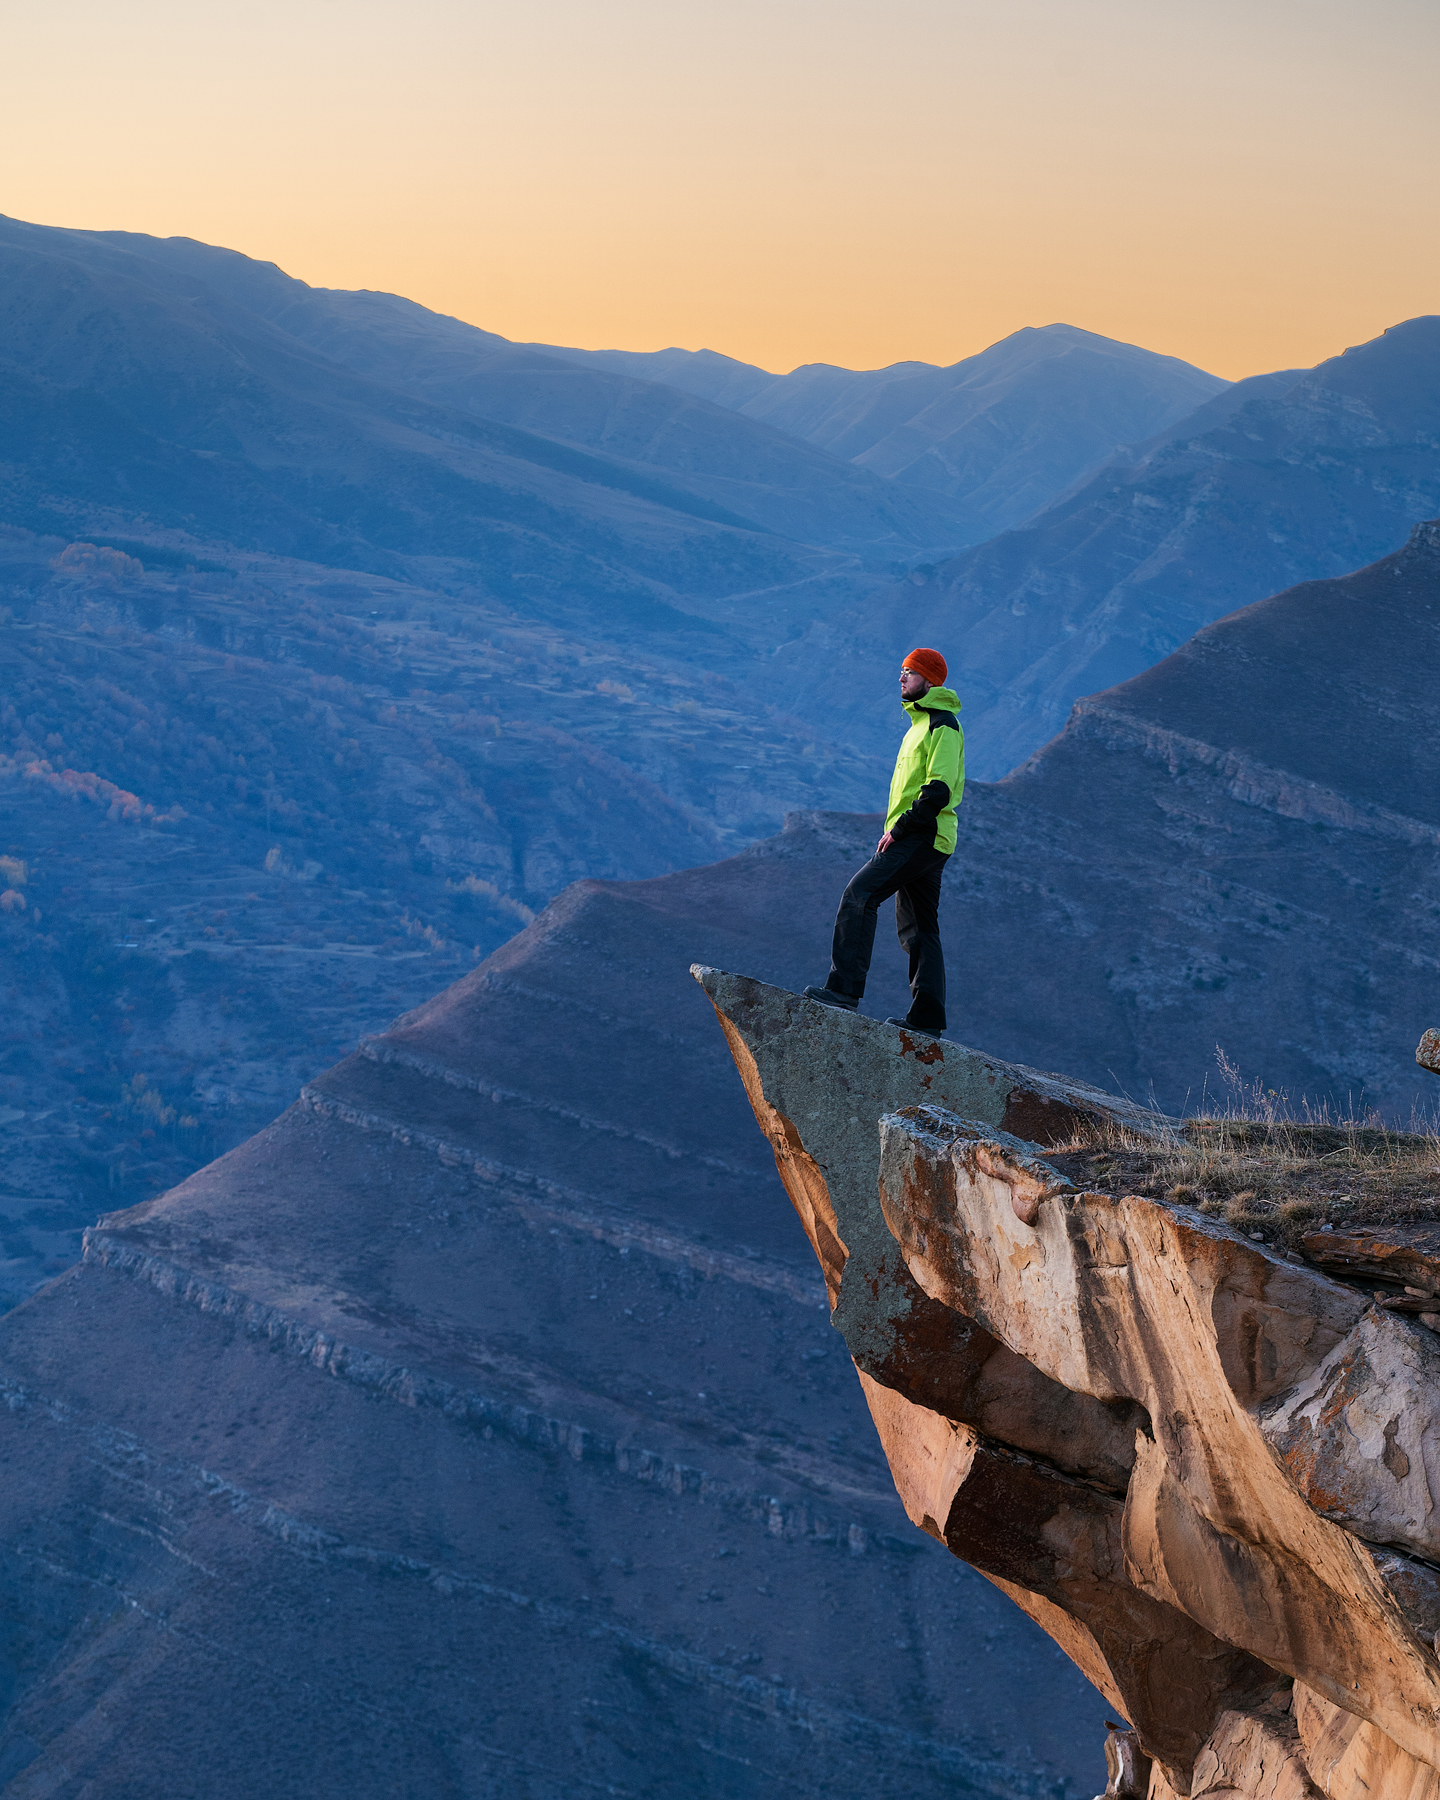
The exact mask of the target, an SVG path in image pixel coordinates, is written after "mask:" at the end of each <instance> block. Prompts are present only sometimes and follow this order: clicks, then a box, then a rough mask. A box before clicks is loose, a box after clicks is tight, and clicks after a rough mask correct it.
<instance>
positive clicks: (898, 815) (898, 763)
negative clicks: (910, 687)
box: [885, 687, 965, 856]
mask: <svg viewBox="0 0 1440 1800" xmlns="http://www.w3.org/2000/svg"><path fill="white" fill-rule="evenodd" d="M901 704H902V705H903V706H904V708H905V711H906V712H907V713H908V714H909V715H910V719H911V721H912V723H911V726H910V729H909V730H908V731H907V732H906V733H905V737H904V740H903V742H902V743H901V745H900V754H899V755H898V756H897V757H896V758H895V773H894V775H892V776H891V778H890V805H889V807H888V809H887V811H886V813H885V829H886V830H887V831H888V832H889V833H890V834H891V836H892V837H897V838H907V837H912V836H915V835H917V834H920V833H923V834H924V836H925V837H926V838H930V837H931V834H932V833H933V841H934V844H935V848H936V849H937V850H943V851H944V853H945V854H946V856H948V855H949V854H950V852H951V851H952V850H953V849H954V848H955V808H956V807H957V806H958V805H959V804H960V796H961V794H963V793H964V791H965V733H964V732H963V731H962V730H961V729H960V721H959V719H958V718H957V717H956V714H957V713H958V712H959V711H960V700H959V697H958V696H957V694H956V693H955V690H954V689H953V688H947V687H936V688H931V690H930V692H929V693H928V694H926V695H925V696H924V697H923V698H922V699H919V700H906V701H903V702H902V703H901Z"/></svg>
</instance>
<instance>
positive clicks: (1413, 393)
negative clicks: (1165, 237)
mask: <svg viewBox="0 0 1440 1800" xmlns="http://www.w3.org/2000/svg"><path fill="white" fill-rule="evenodd" d="M1437 511H1440V317H1427V318H1419V319H1411V320H1408V321H1407V322H1406V323H1404V324H1401V325H1396V326H1393V327H1392V328H1391V329H1390V330H1389V331H1386V332H1385V333H1384V334H1383V335H1382V336H1381V337H1378V338H1376V339H1374V340H1373V341H1372V342H1370V343H1368V344H1361V345H1360V346H1358V347H1357V348H1355V349H1352V350H1347V351H1346V352H1345V353H1344V354H1343V355H1341V356H1335V357H1331V358H1330V359H1329V360H1328V361H1326V362H1323V363H1321V364H1320V365H1319V366H1318V367H1317V368H1315V369H1311V370H1308V371H1299V372H1292V373H1288V374H1274V375H1266V376H1260V377H1256V378H1254V379H1253V380H1251V381H1248V382H1241V383H1239V384H1237V386H1235V387H1234V388H1231V389H1229V390H1228V391H1227V392H1225V393H1224V394H1221V395H1219V396H1218V397H1217V398H1216V399H1214V400H1211V401H1210V402H1209V403H1208V404H1207V405H1205V406H1202V407H1201V408H1200V409H1199V410H1198V411H1197V412H1196V413H1194V414H1193V415H1192V416H1191V417H1190V418H1188V419H1187V420H1185V421H1183V422H1182V423H1181V424H1179V425H1178V426H1174V427H1171V428H1170V429H1169V430H1167V431H1166V432H1164V433H1162V434H1161V435H1160V436H1159V437H1158V439H1157V441H1156V442H1154V443H1153V444H1151V445H1149V446H1145V447H1142V452H1141V454H1139V455H1138V456H1134V457H1122V458H1117V459H1116V460H1115V461H1114V462H1113V463H1112V464H1111V465H1110V466H1109V467H1107V468H1105V469H1103V470H1101V471H1100V472H1099V473H1098V474H1096V475H1094V476H1093V477H1092V478H1091V479H1090V480H1088V481H1087V482H1085V483H1083V484H1082V485H1081V486H1080V487H1079V488H1078V489H1077V490H1076V491H1075V492H1073V493H1072V494H1070V495H1069V496H1068V497H1066V498H1064V499H1062V500H1059V501H1057V502H1056V503H1055V504H1054V505H1052V506H1051V507H1049V508H1048V510H1046V511H1045V512H1044V513H1042V514H1041V515H1040V516H1039V517H1038V518H1035V519H1032V520H1031V521H1030V522H1029V523H1028V524H1027V525H1025V526H1024V527H1023V528H1022V529H1020V530H1016V531H1010V532H1006V533H1004V534H1002V535H1001V536H999V537H996V538H994V539H992V540H991V541H990V542H989V543H986V544H981V545H978V546H976V547H975V548H973V549H970V550H966V551H964V552H963V553H962V554H961V555H960V556H958V557H956V558H954V559H953V560H951V561H948V562H945V563H942V564H941V566H940V567H938V568H937V569H935V570H933V571H929V572H926V573H924V574H921V575H917V576H916V577H914V578H913V579H912V580H910V581H907V583H906V584H905V586H904V588H903V589H901V590H899V591H897V595H896V598H895V601H894V603H893V604H894V618H895V624H894V625H892V628H891V633H890V635H891V637H892V638H893V637H894V636H895V635H896V634H897V630H898V623H899V620H900V619H902V618H903V619H904V621H905V623H906V625H907V626H908V627H909V630H910V632H911V633H912V634H913V635H917V636H919V637H922V638H924V637H926V636H927V635H928V637H929V639H930V640H931V641H934V642H939V643H948V644H951V645H956V646H960V647H962V648H961V656H962V657H963V666H964V670H965V678H964V692H965V697H966V701H967V724H968V726H969V733H970V746H971V766H972V768H974V769H975V771H976V773H978V774H981V775H983V776H986V777H995V776H999V775H1003V774H1004V773H1005V772H1006V771H1007V770H1008V769H1011V768H1013V767H1015V765H1016V764H1018V763H1019V762H1021V761H1023V759H1024V758H1025V757H1026V756H1028V755H1029V754H1030V753H1031V752H1032V751H1034V750H1036V749H1038V748H1039V747H1040V745H1042V744H1043V743H1045V741H1046V740H1047V739H1048V738H1050V737H1051V736H1053V734H1054V733H1055V732H1056V731H1058V730H1059V729H1060V727H1061V726H1062V725H1063V724H1064V722H1065V717H1066V715H1067V713H1068V712H1069V710H1070V707H1071V706H1072V704H1073V703H1074V702H1075V700H1077V699H1078V698H1079V697H1080V696H1082V695H1085V694H1091V693H1094V692H1096V691H1097V690H1099V689H1103V688H1108V687H1111V686H1113V685H1114V684H1115V683H1116V682H1119V681H1123V680H1125V679H1126V678H1127V677H1129V676H1131V675H1138V674H1139V673H1140V671H1141V670H1142V669H1146V668H1149V667H1150V666H1151V665H1152V664H1154V663H1156V662H1158V661H1159V660H1160V659H1161V658H1162V657H1163V656H1165V655H1167V654H1168V653H1169V652H1170V651H1172V650H1174V649H1175V648H1177V647H1178V646H1179V645H1180V644H1182V643H1183V642H1184V641H1185V640H1186V639H1187V638H1189V637H1190V636H1191V635H1192V633H1194V632H1195V631H1197V630H1199V629H1200V627H1201V626H1203V625H1206V624H1209V623H1210V622H1211V621H1212V620H1214V619H1217V618H1220V617H1222V616H1223V615H1224V614H1226V613H1229V612H1232V611H1233V610H1234V609H1235V608H1236V607H1239V606H1244V605H1246V604H1248V603H1249V602H1250V601H1253V600H1259V599H1261V598H1263V597H1264V596H1265V595H1267V594H1272V593H1275V592H1276V591H1278V590H1279V589H1281V588H1284V587H1287V586H1289V585H1291V584H1292V583H1294V582H1297V581H1307V580H1314V579H1317V578H1322V577H1328V576H1335V575H1341V574H1344V573H1345V572H1346V571H1347V570H1350V569H1355V568H1358V567H1361V566H1362V565H1364V564H1366V563H1369V562H1372V561H1374V560H1375V558H1377V557H1379V556H1383V555H1384V554H1385V553H1386V552H1388V551H1391V550H1394V549H1396V548H1398V547H1399V546H1400V545H1401V544H1403V543H1404V542H1405V540H1406V537H1407V536H1408V534H1409V531H1410V528H1411V526H1412V525H1413V524H1414V523H1415V522H1416V521H1417V520H1419V519H1424V518H1429V517H1432V516H1433V515H1434V514H1435V513H1436V512H1437ZM865 617H866V618H867V619H869V618H871V617H873V609H872V608H866V609H865ZM957 660H959V658H957Z"/></svg>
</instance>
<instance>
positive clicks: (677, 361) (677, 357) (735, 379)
mask: <svg viewBox="0 0 1440 1800" xmlns="http://www.w3.org/2000/svg"><path fill="white" fill-rule="evenodd" d="M541 347H542V348H544V349H545V350H546V351H547V353H548V354H550V355H552V356H563V357H564V358H565V359H566V361H567V362H574V363H580V364H581V365H583V366H584V367H587V368H592V369H608V370H610V371H611V373H612V374H615V375H634V376H638V377H639V379H640V380H642V381H663V382H666V383H667V384H668V385H669V386H670V387H677V388H681V389H683V390H684V392H685V393H687V394H698V395H699V396H700V398H701V399H702V400H713V401H714V402H715V403H716V405H717V406H732V407H736V408H739V407H742V406H744V404H745V402H746V401H747V400H750V399H753V398H754V396H755V395H756V394H759V393H761V392H762V391H763V390H764V389H766V388H768V387H769V386H771V384H772V383H773V382H775V381H777V380H784V377H783V376H776V375H772V374H771V373H770V371H769V370H768V369H759V368H757V367H756V366H755V364H754V363H747V362H738V361H737V360H736V359H735V358H734V357H733V356H722V355H721V354H720V353H719V351H718V350H680V349H676V348H675V347H674V346H672V347H671V348H670V349H668V350H569V349H563V348H561V347H560V346H558V345H553V344H547V345H544V346H541Z"/></svg>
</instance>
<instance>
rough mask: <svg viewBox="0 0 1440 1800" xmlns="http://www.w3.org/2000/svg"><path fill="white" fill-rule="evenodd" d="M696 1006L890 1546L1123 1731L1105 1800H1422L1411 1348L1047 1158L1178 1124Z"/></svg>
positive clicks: (1052, 1079)
mask: <svg viewBox="0 0 1440 1800" xmlns="http://www.w3.org/2000/svg"><path fill="white" fill-rule="evenodd" d="M693 973H694V974H695V976H696V979H697V980H698V981H699V982H700V984H701V986H702V987H703V988H704V990H705V992H706V993H707V995H708V996H709V998H710V1000H711V1001H712V1003H713V1004H714V1006H715V1010H716V1013H717V1014H718V1016H719V1019H720V1023H721V1025H722V1027H723V1028H724V1031H725V1035H726V1038H727V1040H728V1042H729V1045H730V1048H731V1051H732V1053H733V1055H734V1057H735V1061H736V1065H737V1067H738V1069H739V1071H740V1075H741V1078H742V1080H743V1082H744V1084H745V1088H746V1092H747V1094H748V1095H749V1098H750V1101H751V1104H752V1106H753V1107H754V1110H755V1115H756V1118H757V1119H758V1121H759V1123H760V1125H761V1128H762V1130H763V1131H764V1132H765V1134H766V1136H767V1137H768V1138H769V1140H770V1143H771V1146H772V1148H773V1149H774V1152H775V1159H776V1163H777V1166H778V1168H779V1172H780V1176H781V1179H782V1181H783V1182H784V1184H785V1187H786V1190H787V1191H788V1193H789V1195H790V1198H791V1200H792V1201H793V1203H794V1205H795V1209H796V1211H797V1212H798V1214H799V1216H800V1218H801V1221H802V1223H803V1224H804V1226H805V1229H806V1231H807V1233H808V1235H809V1237H810V1241H811V1243H812V1245H813V1247H814V1250H815V1254H816V1256H817V1258H818V1259H819V1262H820V1266H821V1269H822V1271H823V1273H824V1276H825V1282H826V1286H827V1289H828V1292H829V1295H830V1300H831V1306H832V1317H833V1322H834V1324H835V1326H836V1327H837V1328H838V1329H839V1330H840V1331H841V1332H842V1333H843V1335H844V1337H845V1340H846V1343H847V1346H848V1348H849V1350H850V1354H851V1357H852V1359H853V1361H854V1363H855V1366H856V1369H857V1371H858V1373H859V1377H860V1381H861V1385H862V1387H863V1389H864V1392H865V1397H866V1400H867V1401H868V1403H869V1406H870V1411H871V1415H872V1417H873V1418H874V1421H875V1425H876V1429H877V1431H878V1432H879V1435H880V1439H881V1442H882V1445H883V1447H884V1449H885V1453H886V1455H887V1457H888V1459H889V1463H890V1468H891V1472H892V1474H893V1476H894V1479H895V1485H896V1488H897V1489H898V1491H899V1494H900V1497H901V1499H902V1500H903V1502H904V1504H905V1507H906V1510H907V1512H908V1513H909V1515H910V1517H911V1519H912V1520H913V1521H914V1523H915V1524H916V1525H918V1526H920V1527H921V1528H922V1529H923V1530H925V1531H926V1532H928V1533H929V1534H930V1535H931V1536H932V1537H934V1538H936V1539H938V1540H939V1541H940V1542H942V1543H944V1544H945V1545H946V1546H947V1547H948V1548H949V1549H950V1551H951V1552H952V1553H953V1554H954V1555H956V1556H958V1557H961V1558H962V1559H963V1560H964V1561H966V1562H968V1563H970V1564H972V1565H973V1566H974V1567H975V1568H977V1569H979V1570H980V1572H981V1573H982V1574H984V1575H985V1576H987V1577H988V1578H989V1579H990V1580H991V1581H992V1582H994V1583H995V1585H996V1586H997V1587H999V1588H1000V1589H1002V1590H1003V1591H1004V1592H1005V1593H1006V1594H1008V1595H1009V1596H1010V1597H1011V1598H1012V1599H1013V1600H1015V1602H1016V1603H1017V1604H1018V1605H1019V1606H1021V1607H1022V1608H1023V1609H1024V1610H1025V1611H1026V1612H1027V1613H1028V1614H1029V1615H1030V1616H1031V1618H1033V1619H1034V1620H1036V1621H1037V1622H1038V1623H1039V1624H1040V1625H1041V1626H1042V1627H1043V1628H1044V1629H1045V1630H1046V1631H1047V1632H1049V1634H1050V1635H1051V1637H1052V1638H1053V1639H1054V1640H1055V1642H1056V1643H1057V1644H1058V1645H1059V1646H1060V1647H1061V1648H1062V1649H1063V1650H1064V1651H1065V1652H1066V1654H1067V1655H1068V1656H1070V1657H1071V1658H1072V1660H1073V1661H1074V1662H1075V1663H1076V1664H1077V1665H1078V1666H1079V1668H1080V1669H1081V1670H1083V1672H1084V1673H1085V1675H1086V1676H1087V1677H1088V1678H1089V1679H1090V1680H1091V1681H1092V1682H1093V1683H1094V1684H1095V1685H1096V1687H1098V1688H1099V1689H1100V1691H1101V1692H1102V1693H1104V1694H1105V1695H1106V1697H1107V1698H1108V1699H1109V1700H1110V1701H1111V1702H1112V1703H1113V1704H1114V1706H1115V1707H1116V1708H1117V1709H1118V1710H1119V1711H1120V1712H1122V1713H1123V1714H1124V1716H1125V1718H1126V1719H1127V1720H1128V1721H1129V1722H1130V1725H1131V1726H1132V1727H1133V1730H1134V1734H1135V1738H1136V1744H1135V1748H1137V1749H1138V1751H1139V1752H1140V1753H1141V1754H1140V1755H1139V1756H1138V1757H1135V1758H1132V1757H1121V1756H1119V1755H1112V1757H1111V1766H1112V1782H1111V1789H1110V1791H1112V1792H1115V1793H1122V1792H1123V1793H1130V1792H1146V1791H1147V1788H1146V1786H1145V1782H1146V1779H1147V1774H1146V1764H1147V1759H1148V1761H1149V1765H1150V1766H1149V1769H1148V1794H1149V1796H1150V1800H1177V1797H1178V1796H1182V1795H1183V1796H1191V1797H1195V1800H1198V1796H1201V1795H1218V1794H1221V1793H1227V1794H1242V1795H1247V1796H1249V1795H1254V1796H1257V1797H1258V1796H1264V1797H1265V1800H1291V1797H1292V1796H1311V1795H1316V1794H1324V1795H1326V1796H1329V1800H1360V1797H1361V1796H1365V1797H1367V1800H1400V1796H1404V1800H1440V1657H1437V1654H1436V1646H1435V1637H1436V1631H1437V1628H1440V1517H1437V1514H1436V1508H1435V1500H1434V1495H1435V1492H1436V1487H1437V1481H1440V1442H1437V1431H1436V1418H1437V1413H1440V1380H1437V1377H1440V1338H1437V1336H1436V1333H1435V1332H1434V1330H1432V1329H1430V1328H1429V1327H1428V1326H1427V1325H1425V1324H1423V1323H1421V1322H1419V1320H1418V1319H1417V1318H1416V1317H1415V1316H1413V1315H1407V1314H1405V1313H1400V1312H1396V1311H1394V1310H1390V1309H1389V1308H1387V1307H1386V1306H1385V1305H1383V1304H1381V1303H1380V1302H1379V1299H1378V1297H1377V1296H1376V1295H1374V1294H1372V1293H1370V1292H1369V1291H1367V1290H1366V1289H1364V1288H1362V1287H1361V1286H1360V1285H1359V1284H1358V1281H1347V1280H1344V1279H1336V1278H1335V1277H1334V1276H1333V1275H1332V1274H1328V1273H1326V1272H1324V1271H1322V1270H1321V1269H1320V1268H1318V1267H1316V1266H1314V1265H1313V1263H1312V1262H1311V1261H1308V1260H1306V1259H1305V1258H1304V1257H1302V1256H1300V1255H1298V1254H1297V1253H1296V1252H1295V1251H1294V1250H1286V1249H1284V1248H1282V1247H1280V1246H1279V1245H1275V1244H1270V1243H1267V1242H1262V1241H1258V1234H1254V1233H1251V1234H1246V1233H1243V1232H1242V1231H1240V1230H1237V1229H1235V1228H1234V1227H1233V1226H1231V1225H1228V1224H1226V1223H1225V1222H1224V1221H1223V1220H1221V1219H1219V1218H1216V1217H1213V1216H1209V1215H1208V1214H1206V1213H1204V1212H1202V1211H1200V1210H1199V1209H1198V1208H1197V1207H1194V1206H1190V1205H1186V1204H1180V1203H1177V1202H1174V1201H1171V1200H1167V1199H1163V1198H1157V1197H1155V1196H1153V1195H1133V1194H1132V1195H1125V1194H1115V1193H1100V1192H1090V1191H1085V1190H1084V1189H1082V1188H1081V1187H1079V1186H1078V1185H1076V1184H1075V1183H1073V1182H1072V1181H1071V1180H1070V1179H1069V1178H1067V1176H1066V1175H1064V1174H1062V1173H1061V1171H1060V1169H1059V1168H1057V1167H1056V1166H1055V1163H1054V1162H1052V1161H1049V1160H1047V1159H1046V1156H1045V1150H1046V1148H1047V1147H1058V1146H1063V1145H1067V1144H1072V1143H1074V1142H1075V1141H1076V1140H1077V1138H1079V1137H1082V1136H1083V1135H1084V1134H1085V1133H1086V1132H1089V1133H1091V1134H1094V1133H1095V1132H1096V1130H1097V1129H1098V1130H1100V1131H1101V1132H1104V1131H1109V1132H1110V1133H1111V1134H1112V1136H1123V1137H1125V1138H1126V1139H1128V1140H1129V1141H1132V1142H1134V1141H1144V1140H1147V1139H1149V1140H1163V1139H1164V1138H1165V1137H1166V1136H1167V1134H1171V1135H1173V1133H1174V1131H1175V1128H1176V1122H1175V1121H1172V1120H1167V1119H1164V1118H1162V1117H1160V1116H1159V1115H1157V1114H1154V1113H1149V1112H1146V1111H1144V1110H1143V1109H1141V1108H1138V1107H1135V1106H1133V1105H1131V1104H1130V1103H1128V1102H1126V1101H1123V1100H1120V1099H1117V1098H1115V1097H1114V1096H1110V1095H1105V1094H1102V1093H1100V1092H1099V1091H1097V1090H1096V1089H1094V1088H1090V1087H1086V1086H1084V1085H1082V1084H1079V1083H1072V1082H1067V1081H1065V1080H1064V1079H1063V1078H1062V1077H1058V1076H1050V1075H1042V1074H1039V1073H1037V1072H1036V1071H1034V1070H1029V1069H1024V1068H1020V1067H1017V1066H1015V1065H1011V1064H1005V1063H1001V1062H998V1061H996V1060H994V1059H991V1058H987V1057H984V1056H982V1055H980V1054H978V1053H977V1052H975V1051H972V1050H969V1049H966V1048H965V1047H964V1046H962V1045H959V1044H954V1043H951V1042H949V1041H947V1040H930V1039H925V1038H917V1037H913V1036H911V1035H909V1034H907V1033H905V1032H903V1031H896V1030H894V1029H893V1028H890V1027H886V1026H881V1025H878V1024H876V1023H875V1022H873V1021H871V1020H868V1019H865V1018H863V1017H860V1016H857V1015H854V1014H846V1013H840V1012H837V1011H834V1010H832V1009H830V1008H826V1007H823V1006H819V1005H816V1004H815V1003H813V1002H809V1001H805V1000H801V999H799V998H797V997H796V996H795V995H793V994H789V993H786V992H784V991H783V990H781V989H778V988H773V987H768V986H766V985H765V984H763V983H761V982H758V981H753V980H749V979H747V978H744V977H740V976H735V975H728V974H724V973H722V972H720V971H718V970H715V969H708V968H703V967H700V966H697V967H696V968H695V970H694V971H693ZM1057 1160H1058V1159H1057ZM1335 1266H1339V1265H1338V1263H1337V1264H1336V1265H1335ZM1412 1291H1413V1290H1412ZM1416 1304H1424V1302H1423V1301H1421V1302H1417V1303H1416ZM1036 1703H1037V1704H1043V1696H1042V1695H1037V1696H1036ZM1137 1773H1138V1780H1139V1783H1140V1785H1139V1786H1138V1787H1137V1786H1136V1785H1135V1781H1136V1779H1137Z"/></svg>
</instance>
